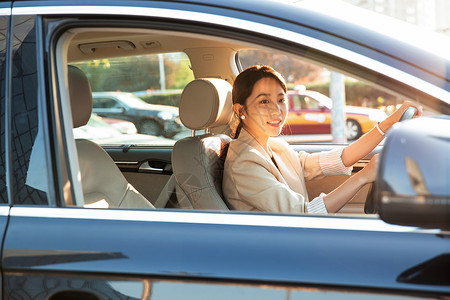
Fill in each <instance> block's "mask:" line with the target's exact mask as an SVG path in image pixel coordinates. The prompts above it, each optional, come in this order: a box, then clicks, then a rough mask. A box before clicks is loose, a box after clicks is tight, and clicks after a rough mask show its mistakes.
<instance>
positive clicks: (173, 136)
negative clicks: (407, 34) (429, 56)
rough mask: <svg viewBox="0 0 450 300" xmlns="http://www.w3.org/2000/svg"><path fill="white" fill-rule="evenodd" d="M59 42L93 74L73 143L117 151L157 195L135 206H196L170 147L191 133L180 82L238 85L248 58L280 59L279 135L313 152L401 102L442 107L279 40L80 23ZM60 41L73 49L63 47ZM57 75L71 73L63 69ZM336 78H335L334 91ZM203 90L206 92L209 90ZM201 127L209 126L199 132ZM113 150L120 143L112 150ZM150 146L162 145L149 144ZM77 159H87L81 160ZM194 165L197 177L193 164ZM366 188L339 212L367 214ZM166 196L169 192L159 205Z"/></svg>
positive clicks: (322, 183)
mask: <svg viewBox="0 0 450 300" xmlns="http://www.w3.org/2000/svg"><path fill="white" fill-rule="evenodd" d="M80 26H81V25H80ZM105 26H106V25H105ZM106 33H107V35H108V36H109V38H110V39H111V40H114V39H115V40H117V41H115V42H108V43H106V44H105V42H104V41H103V39H104V38H102V37H103V36H104V35H105V34H106ZM124 33H126V34H125V35H124ZM230 35H231V33H230ZM125 36H128V39H129V41H123V39H127V38H126V37H125ZM248 39H249V40H250V37H249V38H248ZM68 41H70V42H68ZM59 43H60V44H61V45H65V44H67V45H68V50H67V52H60V53H59V55H60V59H59V61H58V63H59V66H58V68H61V70H64V68H66V69H67V68H69V67H75V68H77V69H78V70H80V72H82V73H84V74H85V75H86V77H87V79H88V81H89V84H90V87H91V94H92V113H91V115H90V118H89V120H88V121H87V122H86V123H85V124H83V125H82V126H75V127H74V128H71V130H73V131H72V133H73V138H74V139H75V141H78V140H89V141H91V142H94V143H95V144H98V145H100V146H102V147H103V148H104V149H106V150H107V151H109V152H108V153H109V154H113V155H111V157H112V159H113V160H114V163H115V164H116V165H117V166H118V167H119V168H120V172H121V173H122V175H123V176H124V177H125V178H126V180H128V182H129V183H130V186H132V187H133V189H135V190H136V191H138V192H139V193H140V194H142V195H143V196H144V197H146V198H147V199H148V201H149V202H150V205H148V206H143V207H137V208H144V209H147V208H153V207H156V208H182V209H193V208H195V207H194V205H192V203H191V204H189V205H184V204H183V203H180V202H182V201H184V200H182V199H186V197H185V195H182V194H181V193H179V190H177V187H176V186H175V185H174V181H173V176H172V174H173V173H172V171H173V168H172V165H173V161H172V147H173V145H174V144H175V143H176V142H177V141H179V140H181V139H183V138H186V137H189V136H190V135H191V134H192V132H191V130H189V129H188V128H186V127H185V126H184V125H183V124H182V122H181V119H180V113H179V109H178V106H179V103H180V96H181V94H182V92H183V89H184V88H185V86H186V85H187V84H188V83H190V82H191V81H192V80H194V79H198V78H215V79H222V80H224V81H227V82H228V83H230V84H232V83H233V81H234V79H235V78H236V76H237V75H238V74H239V72H240V71H242V70H243V69H245V68H247V67H248V66H251V65H254V64H267V65H271V66H273V67H274V68H275V69H276V70H278V71H279V72H280V73H281V74H282V75H283V77H284V78H285V79H286V81H287V85H288V106H289V113H288V117H287V124H286V125H285V126H284V129H283V131H282V135H281V137H280V138H282V139H285V140H286V141H287V142H289V143H291V144H292V145H293V148H294V150H305V151H308V152H319V151H323V150H330V149H332V148H333V147H335V146H336V145H338V144H339V145H342V144H346V143H348V142H352V141H354V140H355V139H357V138H358V137H360V136H361V135H363V134H365V133H367V132H368V131H370V130H371V129H372V128H373V127H374V126H375V124H377V123H378V122H381V121H383V120H384V119H385V118H386V117H387V116H388V115H389V114H391V113H392V112H393V111H394V110H395V109H396V107H397V106H398V105H399V104H400V103H402V102H403V101H404V100H409V101H413V102H414V101H417V103H419V104H421V105H423V107H424V114H425V115H431V114H439V113H440V111H438V110H436V107H439V105H436V104H434V105H432V106H427V105H426V103H425V102H424V101H423V100H422V99H421V98H420V97H419V96H417V97H411V96H410V95H404V94H401V93H398V92H394V91H391V90H390V88H388V87H387V86H386V85H383V82H382V81H381V80H379V78H377V77H373V78H372V79H373V80H372V81H371V80H370V79H371V75H372V73H370V72H374V71H372V70H367V69H364V68H361V70H358V72H356V71H355V69H354V66H352V68H353V69H351V68H349V69H346V66H345V64H341V65H340V69H338V68H337V67H336V66H334V68H332V67H331V66H329V65H327V64H326V63H324V62H323V61H321V60H320V59H319V58H320V57H319V58H317V57H308V55H304V53H302V52H298V53H297V52H295V51H290V52H287V51H285V50H283V49H279V48H276V47H277V45H273V46H272V47H268V46H267V45H262V44H258V43H256V42H249V41H245V38H244V40H243V39H242V37H241V38H239V39H238V38H232V37H228V38H224V37H221V36H220V37H219V36H215V35H214V34H213V33H208V34H199V33H198V34H193V33H187V32H184V31H182V30H179V31H173V30H172V31H163V30H152V29H148V28H146V29H143V28H120V27H107V26H106V27H105V28H101V27H96V28H85V27H80V28H77V29H75V30H72V31H71V32H70V33H68V34H67V35H63V36H62V38H61V39H60V41H59ZM129 45H133V47H129ZM96 47H97V48H98V49H97V48H96ZM278 47H280V46H279V45H278ZM59 49H66V48H64V47H63V46H60V47H59ZM92 49H94V50H92ZM313 58H315V59H313ZM336 70H338V71H336ZM364 72H366V73H364ZM361 74H362V76H360V75H361ZM60 75H61V76H64V74H63V73H62V72H61V73H60ZM358 78H361V79H358ZM60 82H61V83H62V82H64V80H60ZM335 82H338V83H339V84H338V89H337V90H340V95H339V99H336V98H335V97H334V96H335V95H334V94H333V93H335V91H336V83H335ZM389 82H390V83H391V84H392V82H391V81H389ZM331 85H334V86H335V90H334V92H333V89H332V88H330V86H331ZM60 88H61V90H62V91H63V93H64V91H67V90H68V87H66V86H61V87H60ZM402 88H404V87H403V86H402ZM399 90H400V89H399ZM335 94H336V93H335ZM338 94H339V93H338ZM411 94H412V93H411ZM197 96H198V98H199V99H201V98H202V97H203V95H197ZM408 96H409V97H408ZM414 96H415V95H414ZM336 107H340V109H341V110H340V112H341V113H343V114H344V115H345V118H344V122H341V123H339V124H337V125H336V124H333V115H334V114H335V113H336V111H335V110H336ZM232 121H233V120H232ZM233 126H234V125H233V124H230V126H229V128H226V129H225V130H224V131H223V132H225V133H230V129H231V128H233ZM332 126H337V127H338V128H339V131H340V134H341V135H340V136H338V138H336V137H334V136H333V134H332ZM202 133H205V131H201V132H197V134H202ZM317 144H321V145H317ZM111 146H112V147H111ZM117 146H120V147H117ZM149 146H150V147H149ZM307 146H308V147H307ZM309 146H312V147H309ZM316 146H321V147H316ZM74 149H75V146H74ZM111 149H112V150H115V149H120V150H118V151H116V152H111V151H110V150H111ZM130 149H132V150H134V151H129V150H130ZM149 149H152V151H154V150H155V149H160V150H161V151H159V150H158V151H159V152H150V151H149ZM141 150H142V151H141ZM377 151H378V152H379V151H380V149H377ZM118 152H119V153H118ZM138 152H139V155H137V153H138ZM155 153H157V154H155ZM88 157H89V155H88ZM78 159H79V161H80V166H81V165H82V159H80V157H78ZM184 159H193V160H199V159H198V157H197V156H196V153H194V152H192V153H185V157H184ZM369 159H370V157H367V158H364V159H363V160H361V161H360V162H358V163H357V164H356V166H355V168H354V170H353V171H354V173H355V172H357V171H359V170H360V169H361V168H363V167H364V166H365V165H366V164H367V163H368V161H369ZM73 162H75V160H74V161H73ZM87 165H89V166H91V164H87ZM92 168H95V166H93V167H92ZM73 172H74V174H73V175H72V176H73V178H80V177H81V180H80V182H79V183H80V187H79V189H78V191H79V192H80V195H79V196H78V197H77V199H82V200H80V201H78V202H76V203H74V204H75V205H77V206H85V207H98V206H96V205H97V202H98V201H97V200H98V199H97V198H99V196H98V195H97V194H96V192H92V193H90V195H88V196H87V195H86V193H85V194H84V197H83V196H81V193H83V189H85V188H86V186H88V185H89V184H90V181H89V180H87V181H86V182H83V180H84V177H83V174H84V173H83V172H81V174H82V175H81V176H79V175H78V174H76V168H74V169H73ZM189 172H190V173H189V174H190V175H191V176H192V177H193V178H196V173H195V172H197V171H196V170H194V169H191V170H189ZM98 177H101V175H99V176H98ZM171 178H172V179H171ZM189 178H191V177H189ZM346 178H347V177H346V176H336V178H335V177H333V178H331V179H328V178H327V179H323V180H322V179H321V180H318V181H313V182H311V183H309V182H308V183H307V185H306V189H307V191H308V195H309V199H314V198H315V197H317V196H318V195H320V193H321V192H324V193H328V192H330V191H332V190H333V189H335V188H336V187H337V186H339V185H340V184H342V182H343V181H344V180H345V179H346ZM171 180H172V181H171ZM219 180H221V179H219ZM186 181H188V179H186ZM177 184H179V182H177ZM194 184H195V183H194ZM218 184H219V185H220V184H221V181H219V182H218ZM368 189H369V186H366V187H365V188H363V189H361V191H360V193H358V194H357V195H356V196H355V197H354V198H353V199H352V201H350V202H349V205H348V206H346V207H344V209H342V210H341V211H340V212H341V213H344V214H348V213H351V214H359V215H363V214H364V201H365V199H366V196H367V193H368ZM118 194H120V195H123V193H122V194H121V193H120V192H119V193H118ZM161 195H165V197H167V198H170V199H169V201H167V202H165V204H164V205H163V206H162V207H159V206H158V200H159V198H160V196H161ZM96 199H97V200H96ZM101 200H103V199H101ZM102 203H103V202H102ZM91 204H95V205H93V206H90V205H91ZM147 204H148V203H147ZM99 207H115V206H99ZM119 207H120V206H119ZM124 208H128V207H124ZM133 208H135V207H133Z"/></svg>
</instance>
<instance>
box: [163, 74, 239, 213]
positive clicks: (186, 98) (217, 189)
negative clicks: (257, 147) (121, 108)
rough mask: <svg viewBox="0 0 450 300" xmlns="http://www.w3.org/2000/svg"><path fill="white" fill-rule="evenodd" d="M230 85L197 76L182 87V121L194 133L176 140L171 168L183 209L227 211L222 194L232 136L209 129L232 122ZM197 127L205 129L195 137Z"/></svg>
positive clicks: (223, 81) (215, 79)
mask: <svg viewBox="0 0 450 300" xmlns="http://www.w3.org/2000/svg"><path fill="white" fill-rule="evenodd" d="M231 90H232V87H231V85H230V84H229V83H228V82H227V81H225V80H222V79H218V78H203V79H196V80H194V81H192V82H190V83H189V84H188V85H187V86H186V87H185V88H184V90H183V93H182V95H181V99H180V105H179V109H180V119H181V122H182V123H183V124H184V125H185V126H186V127H187V128H189V129H191V130H192V132H193V136H191V137H187V138H184V139H181V140H179V141H177V142H176V143H175V145H174V148H173V151H172V168H173V172H174V173H173V174H174V177H175V180H176V185H175V187H176V189H177V198H178V203H179V207H180V208H194V209H211V210H228V206H227V205H226V203H225V201H224V200H223V194H222V173H223V164H224V160H225V157H224V153H225V152H226V151H225V148H226V145H227V144H228V143H229V142H230V141H231V138H230V137H229V136H228V135H225V134H212V133H210V129H211V128H214V127H217V126H224V125H227V124H228V123H229V121H230V120H231V117H232V115H233V106H232V100H231ZM196 130H205V131H206V133H205V134H203V135H198V136H195V131H196Z"/></svg>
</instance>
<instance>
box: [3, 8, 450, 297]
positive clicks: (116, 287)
mask: <svg viewBox="0 0 450 300" xmlns="http://www.w3.org/2000/svg"><path fill="white" fill-rule="evenodd" d="M321 9H322V10H323V6H322V8H321ZM342 12H344V15H343V16H341V15H340V14H339V12H338V11H333V15H329V14H326V12H323V11H317V10H315V9H310V8H306V7H302V6H301V5H289V4H286V3H281V2H273V1H262V0H261V1H260V0H258V1H241V0H229V1H222V0H208V1H200V0H198V1H197V0H185V1H184V0H177V1H152V0H148V1H125V0H116V1H105V0H90V1H82V2H78V1H66V0H47V1H6V2H5V1H3V2H0V21H1V24H2V26H0V36H1V37H2V38H0V72H1V76H0V91H1V93H0V97H1V99H0V100H1V101H0V111H1V113H0V116H1V118H2V119H1V122H0V162H1V167H0V200H1V204H0V237H1V240H2V245H1V247H2V249H1V253H2V256H1V271H2V272H1V280H2V289H1V293H2V295H1V296H2V298H3V299H52V300H55V299H178V298H183V299H198V298H202V297H203V298H208V299H210V298H214V299H229V298H232V299H304V298H318V299H337V298H341V299H344V298H345V299H348V298H355V299H379V298H380V299H385V298H390V299H392V298H394V299H396V298H401V299H403V298H404V297H406V298H434V299H443V298H444V299H445V298H446V297H448V296H449V295H450V283H449V281H448V279H449V278H450V277H449V276H448V270H449V269H450V266H449V259H448V257H449V249H450V239H449V237H450V233H449V231H448V228H447V227H446V226H444V225H445V224H444V225H442V222H435V218H434V215H433V212H436V208H439V214H440V216H442V215H443V216H444V219H446V220H447V223H446V224H448V220H449V213H448V207H449V206H448V205H449V204H448V203H449V195H448V193H446V192H448V188H447V189H445V187H448V182H449V179H448V174H449V172H448V170H449V166H448V162H449V160H448V153H449V151H442V153H444V154H443V155H442V154H440V155H433V154H434V153H433V152H431V150H429V149H430V148H427V149H428V150H426V152H425V153H420V154H421V155H420V157H419V158H418V157H417V156H414V160H418V164H419V166H421V165H422V164H425V165H427V166H432V168H431V170H433V168H436V169H439V170H440V171H439V173H436V174H439V175H440V176H441V178H440V179H441V180H440V181H437V180H436V181H434V179H433V178H431V179H429V178H428V177H427V179H426V180H427V182H428V180H431V181H432V182H435V183H436V184H438V185H444V187H442V186H441V187H440V189H438V190H440V191H444V192H442V193H441V194H439V195H438V196H439V197H438V198H433V195H423V194H411V195H400V194H397V191H398V193H401V190H397V189H391V191H388V188H387V187H386V186H385V185H382V189H383V190H382V191H381V195H380V196H379V197H378V198H377V199H375V200H376V202H379V203H380V205H381V210H380V211H382V212H383V215H384V216H386V214H385V213H386V210H385V208H388V206H389V204H394V206H395V207H396V209H398V210H395V211H392V212H396V214H397V215H398V212H399V211H400V212H402V213H403V214H404V215H406V216H408V213H409V212H410V209H409V208H410V206H408V203H409V204H411V203H412V204H419V205H421V208H422V210H420V209H419V210H416V211H414V217H415V218H411V220H409V222H408V223H407V224H405V223H402V222H399V221H398V219H397V218H395V217H394V218H391V217H389V216H388V217H387V218H385V219H386V220H389V221H390V222H391V223H387V222H386V221H384V220H383V219H381V218H380V216H379V215H377V214H372V215H364V214H363V212H362V210H363V207H364V203H365V199H366V196H367V193H368V188H369V187H368V186H367V187H365V188H364V189H362V190H361V192H360V193H358V194H357V195H356V196H355V198H354V199H352V201H350V202H349V204H348V205H347V206H346V207H344V209H343V210H342V213H340V214H336V215H329V216H325V215H295V214H291V215H287V214H276V213H257V212H252V213H250V212H243V211H210V210H193V209H185V210H182V209H174V208H173V206H172V207H171V206H170V205H166V204H164V205H163V206H161V207H160V206H158V203H159V202H158V199H160V197H159V196H162V197H163V198H164V197H170V200H172V199H173V198H175V200H178V194H177V192H176V191H175V192H174V191H173V189H171V188H170V187H167V186H170V182H171V181H170V180H171V179H170V178H172V177H171V173H172V168H171V165H172V158H171V157H172V155H171V154H172V145H171V144H167V145H162V146H161V145H152V144H146V145H139V143H135V142H130V143H129V144H126V145H123V144H121V143H119V144H117V145H107V146H103V150H101V151H98V152H107V153H108V154H109V157H110V159H111V160H113V161H114V162H115V164H116V165H117V166H118V168H119V169H120V172H121V173H122V175H123V177H125V178H126V179H127V181H128V183H129V185H130V186H131V185H132V186H133V187H134V188H135V189H136V190H139V191H140V193H141V194H142V195H143V196H145V198H146V199H148V200H149V201H150V202H151V203H153V204H154V205H155V206H156V209H139V208H133V209H127V208H125V209H113V208H110V209H101V208H85V207H84V204H85V200H86V196H85V195H84V190H83V187H84V186H83V179H84V173H83V174H82V172H81V171H80V170H81V167H80V155H79V152H78V150H77V143H76V142H77V140H75V139H74V134H73V130H74V128H73V125H74V122H73V121H74V118H73V117H72V113H73V112H74V111H76V110H77V109H78V108H79V106H81V104H78V103H75V102H73V101H72V100H73V99H72V97H71V95H70V93H69V83H68V82H69V78H68V69H69V65H72V64H76V63H78V62H84V61H87V63H86V65H91V66H93V67H94V68H96V70H95V71H102V69H101V68H103V66H104V67H105V68H108V66H110V65H111V63H110V62H111V61H113V58H117V57H119V58H120V57H125V56H127V57H130V56H133V57H136V58H141V57H142V56H144V55H147V54H155V55H157V56H158V55H159V54H164V53H173V52H177V53H180V52H183V53H186V54H188V56H189V59H190V64H189V65H188V66H185V68H184V70H192V72H193V74H194V75H195V78H203V77H214V78H221V79H222V80H226V81H228V82H233V80H234V78H235V77H236V75H237V74H238V72H239V71H240V70H241V69H240V67H239V60H238V59H237V58H238V56H239V55H238V54H239V53H238V52H239V50H245V49H253V48H257V49H263V50H267V49H271V50H272V51H273V53H274V54H283V55H288V56H292V57H294V58H302V59H305V60H308V61H314V62H316V63H317V64H320V65H325V66H326V67H327V68H329V69H333V70H340V71H341V72H343V73H346V74H351V75H352V76H354V77H358V78H361V79H363V80H365V81H367V82H370V83H372V84H374V85H376V86H379V87H382V88H384V89H385V90H389V91H392V93H394V94H396V95H401V97H403V98H405V99H408V100H411V101H417V103H419V104H422V105H423V106H424V108H426V109H428V110H429V111H433V112H434V113H435V114H437V115H444V116H448V115H449V114H450V78H449V72H448V70H449V69H450V59H449V57H448V53H450V51H448V50H449V49H450V43H449V42H448V41H447V40H446V39H441V38H437V37H434V39H433V35H423V36H420V32H419V31H416V30H413V31H407V32H414V39H413V40H414V41H415V43H412V44H411V43H409V42H407V41H405V40H403V39H401V38H400V37H402V38H404V37H405V36H404V35H403V36H402V35H400V37H397V38H396V37H393V36H391V35H390V34H391V33H393V31H395V30H396V29H399V28H400V27H398V26H393V27H390V30H389V31H386V30H384V28H383V27H382V26H381V25H386V23H385V22H383V23H377V22H375V24H377V26H375V27H372V26H370V28H367V27H365V26H363V25H365V24H366V23H365V22H366V21H369V20H371V19H370V18H368V17H366V18H364V16H365V13H364V11H358V12H357V13H354V12H353V13H352V12H351V9H347V8H346V9H344V10H343V11H342ZM342 12H341V13H342ZM345 13H347V14H348V13H351V16H352V17H349V16H348V15H345ZM356 23H358V24H356ZM378 25H379V26H378ZM379 28H380V29H381V31H377V30H378V29H379ZM383 30H384V31H383ZM425 40H427V42H426V43H424V42H422V41H425ZM433 41H435V42H436V43H437V44H438V45H439V46H438V47H436V46H435V45H433V44H432V42H433ZM426 47H429V48H431V49H424V48H426ZM436 51H442V53H437V52H436ZM171 58H173V57H171ZM103 60H104V61H105V63H104V64H103V65H102V66H101V67H98V64H97V63H100V62H102V61H103ZM155 65H157V64H155ZM167 66H169V64H168V65H167ZM132 67H133V68H131V67H130V68H129V69H140V68H141V65H138V67H136V65H133V66H132ZM163 69H164V68H163ZM160 70H161V69H159V68H158V67H156V70H155V72H154V73H158V74H160ZM164 70H165V71H168V68H167V69H164ZM107 71H108V70H107ZM143 73H144V75H143V76H142V77H141V78H145V77H146V76H150V73H148V72H143ZM92 74H95V72H91V74H90V75H92ZM104 74H107V75H104V76H117V75H118V74H119V73H114V72H110V71H108V72H104ZM173 74H175V75H179V77H183V76H181V75H183V74H184V73H179V72H174V73H173ZM175 77H176V76H175ZM108 78H111V77H108ZM131 79H132V80H129V81H127V82H128V84H131V83H136V82H137V81H139V80H141V79H139V80H137V79H136V78H135V77H131ZM89 80H91V81H93V80H94V77H91V78H90V79H89ZM105 82H106V83H108V82H107V81H105ZM198 96H199V97H201V96H202V95H198ZM87 97H88V96H87ZM72 104H74V105H73V106H72ZM428 120H429V119H427V118H423V119H418V120H417V122H414V123H413V121H411V122H409V123H408V122H405V123H404V124H399V126H398V127H399V129H395V128H393V131H392V132H388V133H387V135H388V139H389V135H390V134H391V133H392V134H393V136H398V135H397V134H399V135H400V136H399V138H398V139H394V141H395V142H398V143H399V144H400V145H398V146H399V148H397V147H391V145H392V144H391V142H388V141H386V142H387V144H386V148H383V147H382V146H379V147H378V148H376V149H375V150H374V151H373V153H371V154H370V155H368V156H367V157H365V158H364V159H361V160H360V161H359V162H358V163H357V164H356V165H355V166H354V168H353V173H355V172H358V171H359V170H360V169H361V168H362V167H364V166H365V165H366V164H367V163H368V161H369V160H370V158H371V157H372V155H374V154H375V153H381V157H380V161H382V162H387V161H391V159H392V158H393V157H394V158H395V155H396V154H398V155H401V154H402V153H403V152H404V150H405V148H406V149H408V147H411V145H414V147H415V148H417V147H418V146H417V145H420V144H421V142H422V143H425V142H427V141H428V139H427V137H431V139H432V140H434V141H436V143H437V144H438V145H441V146H442V147H448V135H447V136H446V135H445V134H446V133H447V134H448V130H447V131H446V132H445V131H444V133H442V131H440V132H438V133H437V132H436V128H434V126H439V128H441V129H442V128H444V129H445V128H449V126H448V124H449V120H448V119H445V118H442V122H439V125H435V124H436V123H434V122H429V121H428ZM433 124H434V125H433ZM400 126H401V127H400ZM400 128H401V129H400ZM417 128H421V131H420V134H417V135H415V132H416V131H417ZM394 129H395V130H394ZM405 132H406V133H408V136H407V137H406V136H404V134H405ZM402 137H404V138H405V139H402ZM410 138H412V139H410ZM428 145H430V146H431V145H432V143H429V144H427V146H428ZM433 145H434V144H433ZM335 146H336V145H327V144H320V145H316V144H296V145H292V147H293V149H294V150H297V151H308V152H312V153H313V152H319V151H322V150H329V149H331V148H332V147H335ZM396 149H398V150H396ZM424 149H425V147H424ZM432 149H435V147H432ZM446 149H447V148H443V150H446ZM388 150H389V151H390V150H393V153H391V152H388ZM384 153H388V155H389V156H387V157H384ZM389 153H391V154H389ZM213 155H214V154H213ZM391 155H392V156H391ZM445 155H447V156H445ZM196 158H197V157H196V155H195V154H194V153H186V156H185V159H196ZM394 160H395V159H394ZM398 161H399V162H400V160H398ZM390 166H391V165H389V164H385V165H382V168H381V169H383V170H386V174H393V170H392V169H387V168H388V167H390ZM88 167H91V168H90V170H91V171H98V170H100V171H101V170H102V169H103V166H102V165H100V164H97V163H96V162H95V161H94V162H92V163H91V165H89V166H88ZM394 167H396V168H400V169H399V170H397V172H400V171H403V173H402V175H401V177H398V180H399V181H398V182H397V184H399V185H400V184H402V185H408V184H410V182H409V180H410V179H409V177H407V176H406V177H405V176H404V175H405V173H406V169H405V166H404V165H403V164H402V163H399V164H398V165H394ZM420 168H421V167H420ZM427 170H430V169H428V168H427ZM208 171H210V170H208ZM109 173H110V172H108V174H106V173H104V174H102V176H98V179H100V180H101V179H103V178H107V176H106V175H109ZM382 174H385V173H382ZM427 174H428V173H427ZM192 175H193V178H194V179H195V174H192ZM428 176H430V175H428ZM431 177H433V173H431ZM346 178H348V177H347V176H333V177H332V178H324V179H321V180H318V181H315V182H308V185H307V188H308V193H309V194H310V198H311V199H312V198H313V197H314V196H315V195H318V192H326V193H327V192H329V191H331V190H333V189H334V188H335V187H336V186H338V185H339V184H341V183H342V182H343V181H344V180H345V179H346ZM383 178H385V177H383ZM405 178H406V179H405ZM442 182H443V183H442ZM84 183H86V182H84ZM107 183H108V182H103V183H102V184H99V187H103V186H104V185H105V184H107ZM249 184H257V183H249ZM130 186H129V187H130ZM394 188H395V187H394ZM130 190H132V189H131V188H130ZM409 190H410V189H408V191H409ZM388 192H389V193H388ZM121 196H122V195H121ZM400 196H402V198H401V200H402V201H400V202H390V203H384V202H382V201H381V200H382V199H384V200H383V201H385V202H386V201H387V202H389V200H395V199H398V198H396V197H400ZM403 196H407V197H403ZM386 197H387V198H386ZM119 200H120V199H119ZM360 200H361V201H360ZM358 201H359V202H358ZM169 204H171V202H170V201H169ZM386 205H388V206H386ZM389 211H390V210H389V209H388V210H387V212H389ZM355 212H356V214H355ZM350 213H353V214H352V215H350ZM396 214H394V215H396ZM418 217H420V218H425V219H427V220H428V221H429V222H428V223H426V224H425V223H422V222H419V221H418V220H419V218H418ZM383 218H384V217H383ZM444 223H445V222H444Z"/></svg>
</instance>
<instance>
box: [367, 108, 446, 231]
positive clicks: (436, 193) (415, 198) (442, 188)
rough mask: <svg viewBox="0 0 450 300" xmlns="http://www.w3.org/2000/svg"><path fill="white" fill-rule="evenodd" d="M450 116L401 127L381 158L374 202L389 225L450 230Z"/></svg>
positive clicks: (394, 130)
mask: <svg viewBox="0 0 450 300" xmlns="http://www.w3.org/2000/svg"><path fill="white" fill-rule="evenodd" d="M449 128H450V116H442V117H436V118H425V117H423V118H418V119H414V120H409V121H405V122H402V123H401V124H400V123H397V124H396V125H395V126H394V127H393V128H391V130H390V131H389V134H388V136H387V138H386V141H385V144H384V147H383V151H382V153H381V157H380V165H379V169H378V176H377V182H376V186H377V190H376V191H375V200H376V202H377V206H378V209H379V214H380V217H381V219H383V220H384V221H386V222H388V223H393V224H400V225H410V226H418V227H425V228H441V229H449V228H450V130H449Z"/></svg>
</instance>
